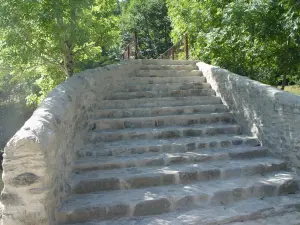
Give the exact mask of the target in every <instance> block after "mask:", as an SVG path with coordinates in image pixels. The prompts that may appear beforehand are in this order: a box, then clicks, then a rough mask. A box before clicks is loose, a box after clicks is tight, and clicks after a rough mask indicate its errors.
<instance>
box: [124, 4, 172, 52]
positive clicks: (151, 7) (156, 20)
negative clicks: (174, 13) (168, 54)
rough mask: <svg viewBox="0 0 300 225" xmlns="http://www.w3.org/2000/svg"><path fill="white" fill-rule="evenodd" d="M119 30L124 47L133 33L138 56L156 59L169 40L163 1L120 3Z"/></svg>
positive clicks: (165, 8) (166, 15)
mask: <svg viewBox="0 0 300 225" xmlns="http://www.w3.org/2000/svg"><path fill="white" fill-rule="evenodd" d="M122 10H123V12H122V17H121V30H122V34H123V43H124V45H126V44H127V43H128V42H129V41H130V40H131V38H132V35H133V34H134V33H135V34H136V35H137V39H138V48H139V52H140V55H141V56H142V57H144V58H156V57H158V56H159V54H161V53H163V52H164V51H166V50H167V49H168V48H169V47H170V46H172V42H171V39H170V32H171V27H170V20H169V18H168V11H167V7H166V4H165V0H131V1H125V2H122Z"/></svg>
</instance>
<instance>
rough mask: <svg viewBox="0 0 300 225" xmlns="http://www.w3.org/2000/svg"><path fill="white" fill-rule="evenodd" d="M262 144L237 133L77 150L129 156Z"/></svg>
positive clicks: (82, 153) (96, 154)
mask: <svg viewBox="0 0 300 225" xmlns="http://www.w3.org/2000/svg"><path fill="white" fill-rule="evenodd" d="M238 146H240V147H244V146H245V147H247V146H260V142H259V141H258V139H257V138H255V137H249V136H240V135H235V134H227V135H218V136H213V137H184V138H171V139H158V140H157V139H154V140H129V141H128V140H125V141H116V142H108V143H103V142H98V143H96V144H87V145H85V146H84V148H82V149H79V150H78V151H77V153H76V154H77V157H79V158H81V157H90V156H91V157H101V156H128V155H132V154H134V155H136V154H139V155H140V154H145V153H180V152H181V153H184V152H190V151H199V150H205V149H213V148H231V147H238Z"/></svg>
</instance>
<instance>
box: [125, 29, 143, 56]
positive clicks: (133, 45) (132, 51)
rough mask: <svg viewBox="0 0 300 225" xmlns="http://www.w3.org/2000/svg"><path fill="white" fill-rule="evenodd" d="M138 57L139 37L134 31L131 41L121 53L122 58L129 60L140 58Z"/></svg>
mask: <svg viewBox="0 0 300 225" xmlns="http://www.w3.org/2000/svg"><path fill="white" fill-rule="evenodd" d="M138 58H139V51H138V39H137V33H136V32H134V33H133V35H132V38H131V40H130V42H129V43H128V45H127V46H126V47H125V49H124V51H123V53H122V55H121V59H123V60H126V59H127V60H129V59H138Z"/></svg>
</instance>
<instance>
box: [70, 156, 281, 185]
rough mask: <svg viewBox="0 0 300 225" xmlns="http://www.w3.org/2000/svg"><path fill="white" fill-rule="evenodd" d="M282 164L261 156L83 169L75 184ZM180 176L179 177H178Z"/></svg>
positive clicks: (277, 160) (75, 178) (274, 159)
mask: <svg viewBox="0 0 300 225" xmlns="http://www.w3.org/2000/svg"><path fill="white" fill-rule="evenodd" d="M272 163H274V164H282V163H284V160H280V159H276V158H272V157H259V158H253V159H250V160H249V159H244V160H214V161H208V162H200V163H187V164H175V165H174V164H173V165H168V166H152V167H134V168H121V169H111V170H101V171H99V170H93V171H81V172H80V173H78V174H76V175H75V176H74V179H73V182H74V184H76V183H78V182H80V181H84V180H97V179H107V178H118V179H121V180H122V179H125V178H129V177H151V176H158V175H162V174H173V175H174V174H179V173H180V172H188V171H195V172H196V171H197V172H199V171H208V170H216V169H218V170H219V169H220V170H221V171H222V170H226V169H236V168H244V169H245V168H248V167H251V166H254V165H269V164H272ZM178 178H179V177H178Z"/></svg>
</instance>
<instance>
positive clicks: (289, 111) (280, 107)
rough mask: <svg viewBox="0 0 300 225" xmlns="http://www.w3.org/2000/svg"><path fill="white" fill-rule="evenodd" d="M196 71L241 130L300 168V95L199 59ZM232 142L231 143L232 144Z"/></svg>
mask: <svg viewBox="0 0 300 225" xmlns="http://www.w3.org/2000/svg"><path fill="white" fill-rule="evenodd" d="M197 66H198V67H199V70H200V71H202V73H203V75H204V77H206V78H207V81H208V82H209V83H210V84H211V86H212V88H213V89H214V90H215V91H216V93H217V96H219V97H221V98H222V100H223V101H224V103H225V104H226V105H227V106H228V107H229V109H230V110H231V111H232V112H233V114H234V118H235V119H236V121H237V122H238V124H240V125H242V128H243V131H244V132H246V133H248V134H253V135H255V136H257V137H258V139H259V140H260V141H261V142H262V144H263V145H264V146H268V147H269V150H270V151H271V152H272V154H274V155H277V156H279V157H282V158H288V159H289V162H290V164H291V165H292V166H295V167H300V160H299V157H298V156H299V150H300V114H299V113H298V112H299V110H300V97H299V96H296V95H293V94H290V93H287V92H284V91H281V90H278V89H277V88H274V87H271V86H269V85H265V84H262V83H259V82H257V81H253V80H250V79H248V78H247V77H243V76H239V75H237V74H234V73H231V72H229V71H227V70H224V69H221V68H219V67H215V66H211V65H208V64H205V63H202V62H199V63H197ZM233 144H234V143H233Z"/></svg>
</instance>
